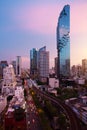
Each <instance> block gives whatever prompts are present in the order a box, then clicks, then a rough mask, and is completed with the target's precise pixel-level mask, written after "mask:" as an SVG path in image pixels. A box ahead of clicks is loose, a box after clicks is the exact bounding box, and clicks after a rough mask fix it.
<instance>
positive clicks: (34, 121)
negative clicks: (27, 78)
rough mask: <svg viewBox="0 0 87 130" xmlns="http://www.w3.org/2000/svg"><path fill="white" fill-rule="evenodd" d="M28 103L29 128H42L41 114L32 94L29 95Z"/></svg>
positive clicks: (27, 119) (34, 129) (39, 129)
mask: <svg viewBox="0 0 87 130" xmlns="http://www.w3.org/2000/svg"><path fill="white" fill-rule="evenodd" d="M26 105H27V106H26V107H27V112H26V121H27V130H42V128H41V125H40V119H39V115H38V112H37V109H36V106H35V104H34V102H33V99H32V97H31V95H29V96H28V99H27V104H26Z"/></svg>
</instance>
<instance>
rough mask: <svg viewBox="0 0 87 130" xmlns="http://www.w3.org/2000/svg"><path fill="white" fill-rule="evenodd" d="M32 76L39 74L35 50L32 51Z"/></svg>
mask: <svg viewBox="0 0 87 130" xmlns="http://www.w3.org/2000/svg"><path fill="white" fill-rule="evenodd" d="M30 74H32V75H36V74H37V50H36V49H35V48H33V49H32V50H30Z"/></svg>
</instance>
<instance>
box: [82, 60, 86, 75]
mask: <svg viewBox="0 0 87 130" xmlns="http://www.w3.org/2000/svg"><path fill="white" fill-rule="evenodd" d="M82 73H83V75H85V74H86V73H87V59H83V60H82Z"/></svg>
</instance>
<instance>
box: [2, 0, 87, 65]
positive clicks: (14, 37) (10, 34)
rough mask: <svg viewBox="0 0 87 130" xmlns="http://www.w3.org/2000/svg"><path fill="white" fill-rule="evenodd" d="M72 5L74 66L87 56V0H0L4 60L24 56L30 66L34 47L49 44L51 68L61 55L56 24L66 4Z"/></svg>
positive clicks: (71, 24) (24, 61) (71, 37)
mask: <svg viewBox="0 0 87 130" xmlns="http://www.w3.org/2000/svg"><path fill="white" fill-rule="evenodd" d="M66 4H69V5H70V47H71V55H70V57H71V66H72V65H73V64H75V65H77V64H81V60H82V59H85V58H86V59H87V0H0V61H1V60H7V61H9V62H10V61H12V60H15V59H16V56H22V61H23V66H26V67H28V66H29V57H30V50H31V49H32V48H37V49H39V48H41V47H43V46H46V47H47V51H49V52H50V67H52V66H54V58H55V57H56V56H57V49H56V45H57V41H56V27H57V22H58V17H59V14H60V12H61V10H62V9H63V7H64V5H66Z"/></svg>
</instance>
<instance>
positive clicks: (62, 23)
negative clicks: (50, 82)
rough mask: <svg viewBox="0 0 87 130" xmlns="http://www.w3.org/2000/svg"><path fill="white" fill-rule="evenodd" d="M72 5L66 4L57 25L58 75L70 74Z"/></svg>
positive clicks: (66, 75) (67, 75) (65, 75)
mask: <svg viewBox="0 0 87 130" xmlns="http://www.w3.org/2000/svg"><path fill="white" fill-rule="evenodd" d="M69 33H70V6H69V5H65V6H64V8H63V10H62V11H61V13H60V16H59V19H58V25H57V51H58V66H57V67H58V72H57V77H58V78H59V79H60V78H62V77H69V75H70V37H69Z"/></svg>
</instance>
